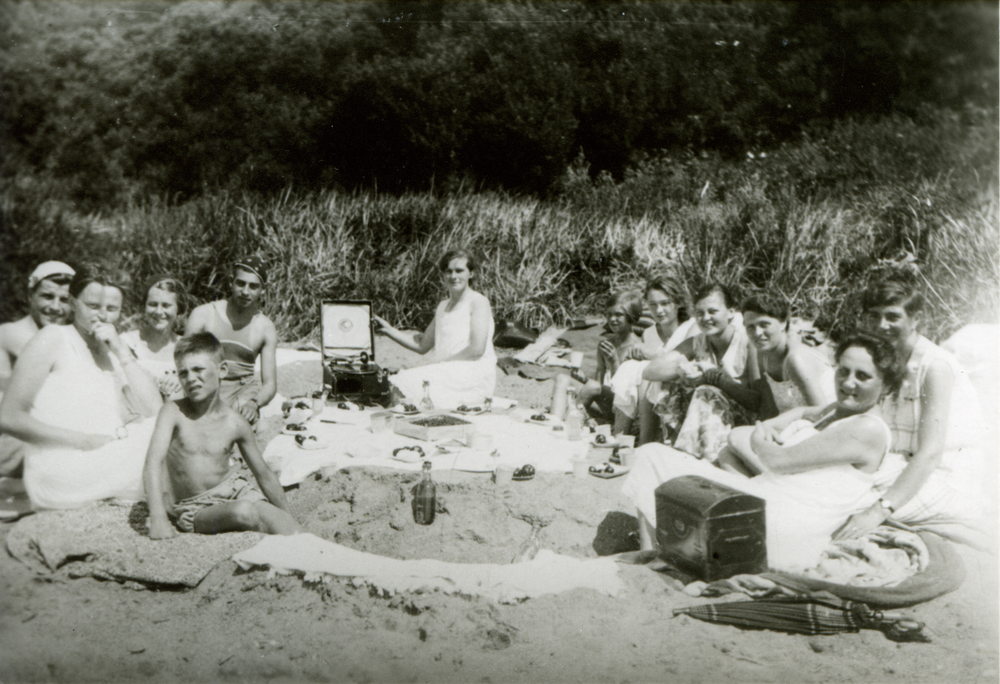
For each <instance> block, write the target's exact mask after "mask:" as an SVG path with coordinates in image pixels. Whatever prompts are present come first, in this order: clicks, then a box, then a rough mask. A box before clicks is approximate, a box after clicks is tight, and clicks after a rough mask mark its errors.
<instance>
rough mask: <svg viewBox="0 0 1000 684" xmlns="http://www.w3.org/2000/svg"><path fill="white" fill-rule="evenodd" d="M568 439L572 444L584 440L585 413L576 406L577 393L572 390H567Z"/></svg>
mask: <svg viewBox="0 0 1000 684" xmlns="http://www.w3.org/2000/svg"><path fill="white" fill-rule="evenodd" d="M566 405H567V406H568V408H567V409H566V437H567V438H568V439H569V440H570V441H571V442H576V441H579V440H581V439H583V422H584V417H583V412H582V411H580V407H579V406H577V404H576V392H574V391H573V390H572V389H568V390H566Z"/></svg>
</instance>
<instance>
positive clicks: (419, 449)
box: [392, 444, 426, 458]
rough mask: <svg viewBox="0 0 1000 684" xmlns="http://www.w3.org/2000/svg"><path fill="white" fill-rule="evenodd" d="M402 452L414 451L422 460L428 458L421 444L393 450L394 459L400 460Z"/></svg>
mask: <svg viewBox="0 0 1000 684" xmlns="http://www.w3.org/2000/svg"><path fill="white" fill-rule="evenodd" d="M402 451H412V452H414V453H416V454H419V455H420V458H424V457H425V456H426V454H425V453H424V450H423V448H422V447H421V446H420V445H419V444H414V445H412V446H404V447H399V448H398V449H393V450H392V457H393V458H398V457H399V454H400V452H402Z"/></svg>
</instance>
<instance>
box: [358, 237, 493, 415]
mask: <svg viewBox="0 0 1000 684" xmlns="http://www.w3.org/2000/svg"><path fill="white" fill-rule="evenodd" d="M440 267H441V273H442V274H443V275H444V281H445V286H446V287H447V289H448V298H447V299H445V300H444V301H443V302H441V303H440V304H438V307H437V310H436V311H435V312H434V320H432V321H431V323H430V325H428V326H427V329H426V330H425V331H424V332H422V333H416V334H412V333H404V332H401V331H399V330H397V329H396V328H394V327H392V326H391V325H389V324H388V323H387V322H386V321H385V320H384V319H383V318H380V317H378V316H374V317H373V318H374V320H375V322H376V323H378V324H379V326H380V330H379V332H381V333H383V334H385V335H387V336H389V337H390V338H392V339H393V340H395V341H396V342H398V343H399V344H401V345H403V346H404V347H406V348H407V349H410V350H412V351H415V352H417V353H418V354H426V353H427V352H429V351H431V350H434V358H435V361H436V363H433V364H430V365H427V366H418V367H417V368H410V369H407V370H401V371H400V372H399V373H397V374H396V375H394V376H392V382H393V384H394V385H395V386H396V388H397V389H398V390H399V391H400V393H401V394H402V395H403V396H404V397H405V398H406V399H407V401H408V402H410V403H413V404H416V403H417V402H419V401H420V400H421V399H422V398H423V386H424V383H430V384H429V386H428V389H429V392H430V398H431V401H432V402H433V403H434V407H435V408H457V407H459V406H461V405H463V404H465V405H468V406H473V405H476V404H482V403H483V401H484V400H485V399H486V398H487V397H492V396H493V390H494V389H495V387H496V363H497V357H496V353H495V352H494V351H493V311H492V309H491V308H490V302H489V300H488V299H486V297H484V296H483V295H481V294H479V293H478V292H475V291H474V290H472V289H470V287H469V281H470V280H471V279H472V277H473V275H474V274H475V271H476V262H475V260H474V259H473V257H472V255H471V254H470V253H469V252H468V251H467V250H464V249H453V250H450V251H448V252H447V253H446V254H445V255H444V257H442V259H441V262H440Z"/></svg>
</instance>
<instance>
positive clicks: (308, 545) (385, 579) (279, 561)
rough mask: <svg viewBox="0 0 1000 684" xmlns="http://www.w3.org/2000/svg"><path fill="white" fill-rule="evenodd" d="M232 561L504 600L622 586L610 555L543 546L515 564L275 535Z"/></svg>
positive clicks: (390, 587)
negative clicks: (418, 556)
mask: <svg viewBox="0 0 1000 684" xmlns="http://www.w3.org/2000/svg"><path fill="white" fill-rule="evenodd" d="M233 560H235V561H236V562H237V563H239V564H240V566H242V567H243V568H244V569H249V568H251V567H253V566H267V567H270V568H272V569H273V570H275V571H276V572H281V573H288V572H296V573H302V574H303V575H304V579H305V580H306V581H323V579H324V578H325V577H345V578H352V579H353V580H354V583H355V584H356V585H359V586H360V585H368V586H370V587H372V588H375V589H377V590H379V591H383V592H389V593H394V592H410V593H427V592H433V591H440V592H443V593H446V594H462V595H465V596H485V597H487V598H490V599H493V600H494V601H498V602H500V603H516V602H518V601H523V600H524V599H527V598H532V597H537V596H544V595H546V594H557V593H560V592H563V591H568V590H570V589H577V588H586V589H593V590H594V591H598V592H601V593H602V594H607V595H608V596H618V595H619V594H620V593H621V591H622V589H623V584H622V580H621V578H620V577H619V576H618V566H617V563H616V562H615V561H614V560H613V559H611V558H597V559H580V558H571V557H569V556H563V555H559V554H557V553H554V552H552V551H549V550H546V549H542V550H541V551H539V552H538V555H537V556H535V558H534V559H532V560H530V561H526V562H523V563H514V564H510V565H497V564H490V563H447V562H444V561H439V560H431V559H422V560H398V559H395V558H386V557H385V556H377V555H375V554H371V553H365V552H364V551H356V550H354V549H350V548H347V547H346V546H341V545H340V544H335V543H333V542H330V541H326V540H325V539H321V538H319V537H317V536H315V535H312V534H296V535H291V536H287V537H278V536H270V537H266V538H264V539H262V540H261V541H260V542H259V543H258V544H257V545H256V546H254V547H253V548H252V549H248V550H246V551H241V552H240V553H237V554H236V555H235V556H234V557H233Z"/></svg>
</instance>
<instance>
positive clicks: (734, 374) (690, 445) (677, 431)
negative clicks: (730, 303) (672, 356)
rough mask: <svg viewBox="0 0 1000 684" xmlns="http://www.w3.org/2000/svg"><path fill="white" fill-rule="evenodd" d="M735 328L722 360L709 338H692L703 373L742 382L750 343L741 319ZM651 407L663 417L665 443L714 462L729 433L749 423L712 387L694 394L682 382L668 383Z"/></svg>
mask: <svg viewBox="0 0 1000 684" xmlns="http://www.w3.org/2000/svg"><path fill="white" fill-rule="evenodd" d="M733 325H734V326H735V328H736V329H735V332H734V333H733V339H732V340H730V342H729V346H728V347H727V348H726V351H725V353H724V354H723V355H722V357H721V358H720V359H716V358H715V355H714V354H713V353H712V350H711V347H710V346H709V344H708V338H707V336H706V335H705V334H704V333H699V334H698V335H696V336H695V337H693V338H692V344H693V354H692V356H693V359H692V360H693V361H694V362H695V363H697V364H698V365H699V366H701V367H702V368H703V369H708V368H721V369H722V370H723V371H724V372H725V373H726V375H728V376H729V377H731V378H732V379H733V380H737V381H739V379H740V378H741V377H742V375H743V371H744V370H745V369H746V364H747V359H748V354H749V349H750V340H749V338H748V337H747V333H746V329H745V328H744V327H743V317H742V315H739V314H737V317H734V318H733ZM651 403H653V412H654V413H656V414H657V415H658V416H660V422H661V425H662V430H663V435H664V440H665V441H666V440H668V439H672V441H673V445H674V447H675V448H677V449H679V450H681V451H685V452H687V453H689V454H691V455H693V456H697V457H698V458H707V459H708V460H710V461H713V462H714V461H715V459H716V458H717V457H718V455H719V451H720V450H721V449H722V447H724V446H725V445H726V441H727V439H728V438H729V432H730V430H732V428H733V427H734V426H736V425H740V424H743V423H745V422H747V421H748V415H747V412H746V410H745V409H744V408H743V407H742V406H740V405H739V404H738V403H737V402H735V401H733V400H732V399H730V398H729V396H728V395H727V394H726V393H725V392H723V391H722V390H721V389H719V388H718V387H713V386H711V385H702V386H700V387H697V388H695V389H693V390H692V389H691V388H689V387H687V386H685V385H683V384H682V383H679V382H673V383H666V384H664V385H663V386H662V388H661V391H660V393H659V395H658V396H657V400H656V401H655V402H651Z"/></svg>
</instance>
